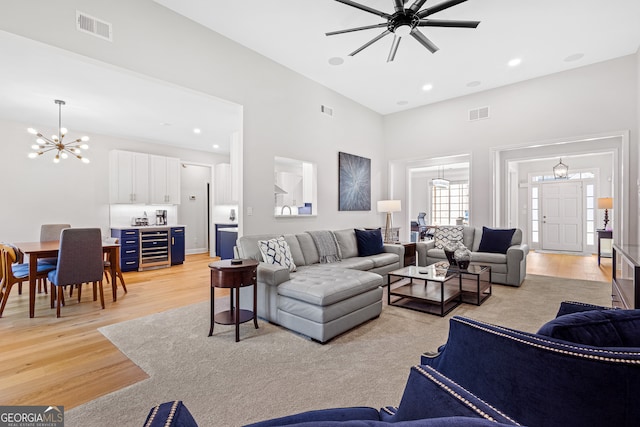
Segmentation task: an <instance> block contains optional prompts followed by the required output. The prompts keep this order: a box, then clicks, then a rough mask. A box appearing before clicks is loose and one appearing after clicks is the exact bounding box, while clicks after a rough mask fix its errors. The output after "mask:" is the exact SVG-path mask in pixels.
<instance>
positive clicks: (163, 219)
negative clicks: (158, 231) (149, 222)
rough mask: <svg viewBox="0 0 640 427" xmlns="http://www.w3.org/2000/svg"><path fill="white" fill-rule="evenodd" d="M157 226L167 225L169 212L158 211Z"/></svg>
mask: <svg viewBox="0 0 640 427" xmlns="http://www.w3.org/2000/svg"><path fill="white" fill-rule="evenodd" d="M156 225H167V211H166V210H164V209H158V210H157V211H156Z"/></svg>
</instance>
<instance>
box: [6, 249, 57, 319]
mask: <svg viewBox="0 0 640 427" xmlns="http://www.w3.org/2000/svg"><path fill="white" fill-rule="evenodd" d="M21 261H22V259H21V253H20V251H18V249H17V248H16V247H15V246H13V245H11V244H9V243H0V317H2V313H4V308H5V306H6V305H7V300H8V299H9V294H10V293H11V288H12V287H13V285H15V284H17V285H18V293H19V294H22V282H28V281H29V264H24V263H22V262H21ZM54 268H55V266H53V265H51V264H46V263H40V262H39V263H38V268H37V271H36V279H37V280H39V281H40V280H45V279H46V278H47V274H48V273H49V272H50V271H51V270H53V269H54Z"/></svg>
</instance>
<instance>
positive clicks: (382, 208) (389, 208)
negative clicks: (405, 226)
mask: <svg viewBox="0 0 640 427" xmlns="http://www.w3.org/2000/svg"><path fill="white" fill-rule="evenodd" d="M400 210H401V203H400V200H378V212H385V213H386V214H387V221H386V223H385V226H384V242H385V243H392V242H393V236H392V230H391V228H392V221H391V213H392V212H400Z"/></svg>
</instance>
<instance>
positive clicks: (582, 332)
mask: <svg viewBox="0 0 640 427" xmlns="http://www.w3.org/2000/svg"><path fill="white" fill-rule="evenodd" d="M538 334H540V335H545V336H548V337H552V338H557V339H561V340H565V341H569V342H572V343H575V344H583V345H591V346H594V347H640V310H591V311H582V312H577V313H572V314H565V315H564V316H560V317H557V318H555V319H553V320H551V321H550V322H547V323H546V324H545V325H544V326H542V328H540V330H539V331H538Z"/></svg>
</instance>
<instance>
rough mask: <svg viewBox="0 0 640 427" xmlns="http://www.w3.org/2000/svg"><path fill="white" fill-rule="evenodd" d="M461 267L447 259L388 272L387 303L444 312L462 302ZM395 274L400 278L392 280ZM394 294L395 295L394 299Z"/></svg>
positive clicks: (441, 314)
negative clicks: (447, 261) (451, 264)
mask: <svg viewBox="0 0 640 427" xmlns="http://www.w3.org/2000/svg"><path fill="white" fill-rule="evenodd" d="M458 277H460V271H459V270H457V269H451V268H449V264H447V263H446V262H437V263H435V264H431V265H428V266H426V267H417V266H413V265H412V266H409V267H404V268H401V269H399V270H394V271H391V272H389V273H388V275H387V286H388V292H387V304H388V305H394V306H398V307H404V308H409V309H412V310H417V311H422V312H425V313H430V314H437V315H439V316H441V317H442V316H444V315H445V314H447V313H449V312H450V311H451V310H453V309H454V308H456V307H457V306H458V305H460V303H461V302H462V292H461V287H460V283H459V282H458V281H457V280H451V279H455V278H458ZM392 278H394V279H397V280H396V281H395V282H393V283H392V282H391V281H392ZM391 297H398V298H395V299H394V300H393V301H392V300H391Z"/></svg>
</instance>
